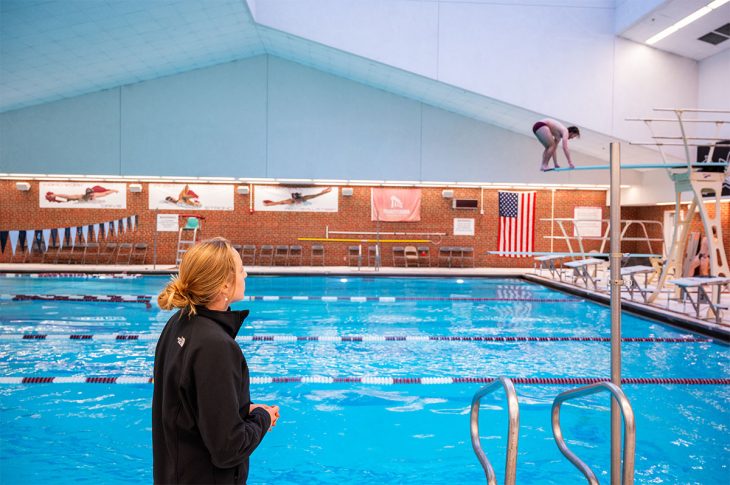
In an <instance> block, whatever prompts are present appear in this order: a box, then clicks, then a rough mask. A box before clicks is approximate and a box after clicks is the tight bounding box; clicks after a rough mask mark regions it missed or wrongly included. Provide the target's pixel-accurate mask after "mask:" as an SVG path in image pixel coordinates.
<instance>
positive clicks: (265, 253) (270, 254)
mask: <svg viewBox="0 0 730 485" xmlns="http://www.w3.org/2000/svg"><path fill="white" fill-rule="evenodd" d="M259 264H260V265H261V266H271V265H272V264H274V246H272V245H270V244H265V245H263V246H261V251H259Z"/></svg>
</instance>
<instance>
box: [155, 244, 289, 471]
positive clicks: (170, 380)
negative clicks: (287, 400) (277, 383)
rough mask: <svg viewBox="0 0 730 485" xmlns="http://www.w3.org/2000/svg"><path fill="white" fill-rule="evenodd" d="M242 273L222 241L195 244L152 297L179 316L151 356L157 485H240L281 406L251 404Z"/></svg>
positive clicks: (237, 258)
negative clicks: (242, 339)
mask: <svg viewBox="0 0 730 485" xmlns="http://www.w3.org/2000/svg"><path fill="white" fill-rule="evenodd" d="M245 279H246V271H245V270H244V269H243V264H242V263H241V257H240V256H239V254H238V253H237V252H236V251H235V250H234V249H233V247H232V246H231V244H230V243H229V242H228V241H227V240H226V239H223V238H214V239H210V240H207V241H203V242H200V243H198V244H197V245H195V246H193V247H192V248H191V249H190V250H189V251H188V252H187V253H185V255H184V256H183V259H182V262H181V264H180V272H179V275H178V276H177V277H174V278H173V279H172V281H171V282H170V283H169V284H168V285H167V286H166V287H165V289H164V290H162V292H161V293H160V295H159V296H158V297H157V301H158V303H159V304H160V307H161V308H163V309H165V310H171V309H174V308H178V309H179V310H178V311H177V312H176V313H175V314H174V315H173V316H172V317H171V318H170V320H169V321H168V322H167V324H166V325H165V328H164V330H163V331H162V334H161V335H160V339H159V341H158V342H157V349H156V350H155V370H154V394H153V398H152V452H153V475H154V482H155V483H236V484H245V483H246V478H247V477H248V460H249V458H248V457H249V456H250V455H251V453H253V451H254V450H255V449H256V447H257V446H258V445H259V443H260V442H261V440H262V439H263V438H264V435H265V434H266V432H267V431H269V430H270V429H271V428H272V427H273V426H275V425H276V421H277V419H278V418H279V408H278V406H267V405H265V404H253V403H252V402H251V397H250V393H249V374H248V365H247V364H246V359H245V358H244V356H243V352H242V351H241V348H240V347H239V346H238V344H237V343H236V340H235V338H236V334H237V333H238V330H239V329H240V328H241V325H242V324H243V320H244V319H245V318H246V317H247V316H248V310H243V311H233V310H231V309H230V307H229V305H230V304H231V303H233V302H235V301H239V300H241V299H243V294H244V291H245Z"/></svg>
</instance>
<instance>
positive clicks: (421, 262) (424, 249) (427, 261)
mask: <svg viewBox="0 0 730 485" xmlns="http://www.w3.org/2000/svg"><path fill="white" fill-rule="evenodd" d="M416 249H417V250H418V266H426V267H429V268H430V267H431V248H429V247H428V246H418V247H416Z"/></svg>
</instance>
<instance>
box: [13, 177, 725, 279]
mask: <svg viewBox="0 0 730 485" xmlns="http://www.w3.org/2000/svg"><path fill="white" fill-rule="evenodd" d="M99 182H100V183H101V182H103V181H101V180H100V181H99ZM90 183H96V182H93V181H90ZM142 185H143V189H142V192H141V193H131V192H128V193H127V209H123V210H98V209H40V208H39V207H38V182H37V181H33V182H31V190H30V191H28V192H20V191H18V190H16V189H15V181H10V180H0V229H2V230H10V229H24V230H25V229H44V228H57V227H69V226H79V225H83V224H92V223H98V222H105V221H109V220H113V219H120V218H122V217H126V216H129V215H133V214H136V215H138V216H139V228H138V229H137V231H136V232H134V233H127V234H126V235H124V234H123V235H122V236H120V237H119V238H118V239H114V241H117V242H120V241H121V242H124V241H129V242H146V243H148V244H149V245H150V251H149V252H148V254H147V259H146V263H148V264H151V263H152V260H153V251H152V246H153V242H154V236H155V225H156V215H155V212H156V211H151V210H148V209H147V207H148V196H149V195H148V188H147V184H146V183H143V184H142ZM421 190H422V194H423V200H422V207H421V221H420V222H417V223H394V222H381V223H380V230H381V231H382V232H441V233H447V234H449V235H448V236H446V237H443V238H442V239H441V241H440V246H470V247H473V248H474V254H475V262H476V265H477V266H482V267H496V268H500V267H530V266H532V264H533V261H532V258H506V257H499V256H492V255H487V254H486V253H487V251H494V250H496V249H497V229H498V225H499V218H498V194H497V192H498V191H497V190H494V189H490V190H484V214H483V215H482V214H481V211H480V210H476V211H474V210H453V209H452V208H451V200H449V199H444V198H443V197H442V195H441V191H442V190H443V188H442V187H433V188H432V187H424V188H422V189H421ZM454 192H455V197H456V198H462V199H477V200H480V199H481V190H480V189H467V188H455V189H454ZM552 196H553V194H552V191H550V190H538V193H537V210H536V217H537V223H536V237H535V250H536V251H550V250H551V241H550V239H546V238H544V236H549V235H550V234H551V231H553V232H552V233H553V234H555V235H559V234H561V232H560V229H559V226H558V224H557V223H555V224H553V227H552V228H551V224H550V222H549V221H542V220H541V219H546V218H547V219H549V218H550V217H551V212H552V211H553V210H554V216H555V217H556V218H571V217H573V209H574V208H575V207H578V206H592V207H601V208H602V210H603V217H604V218H608V215H609V214H608V207H607V206H605V201H606V194H605V192H604V191H596V190H594V191H589V190H557V191H555V200H554V209H553V201H552ZM249 197H250V195H239V194H235V196H234V201H235V210H233V211H199V214H201V215H203V216H204V217H205V221H204V222H203V232H202V235H203V237H205V238H208V237H213V236H223V237H226V238H228V239H230V240H231V241H233V242H234V243H236V244H255V245H257V246H260V245H262V244H272V245H277V244H286V245H293V244H300V245H302V246H303V247H304V261H305V263H306V262H308V261H309V255H310V248H311V245H312V244H313V243H311V242H308V241H298V240H297V238H298V237H324V236H325V227H326V226H329V229H330V230H331V231H376V230H377V226H378V224H377V223H376V222H372V221H370V188H369V187H359V186H356V187H354V195H353V196H352V197H344V196H342V195H341V194H340V199H339V212H338V213H334V214H331V213H307V212H298V213H295V212H254V213H250V212H249V209H248V208H249ZM722 207H723V218H724V219H723V221H724V222H723V224H724V225H725V226H724V227H725V228H728V227H730V204H722ZM664 210H667V208H666V207H649V208H633V207H628V208H624V209H623V217H624V218H647V219H653V220H661V218H662V213H663V211H664ZM164 212H167V213H182V212H194V211H184V210H177V211H164ZM472 217H473V218H474V219H475V226H476V230H475V233H476V235H475V236H474V237H471V236H453V235H451V234H452V233H453V219H454V218H472ZM565 227H566V229H567V230H568V231H570V230H572V226H571V225H570V224H566V226H565ZM632 233H634V235H638V233H637V232H636V231H635V230H634V231H632ZM332 237H334V236H332ZM348 237H349V236H348ZM354 237H358V236H354ZM362 237H365V236H362ZM386 237H388V238H397V239H409V238H411V237H409V236H383V238H386ZM412 238H415V239H421V237H416V236H413V237H412ZM436 239H438V238H436ZM727 239H728V238H727V237H726V241H727ZM350 244H351V243H326V244H325V246H326V264H327V265H332V266H339V265H344V264H346V256H347V246H348V245H350ZM352 244H354V243H352ZM726 244H727V243H726ZM176 245H177V233H172V232H161V233H157V248H158V249H157V252H158V257H157V263H158V264H170V263H173V262H174V257H175V250H176ZM394 245H400V246H403V245H404V244H383V245H382V247H383V264H384V265H392V247H393V246H394ZM429 246H430V247H431V258H432V261H433V262H434V263H435V262H436V260H437V255H438V247H439V245H435V244H429ZM599 247H600V242H597V241H591V242H587V243H586V245H585V250H587V251H590V250H593V249H599ZM567 249H568V248H567V246H566V244H565V243H564V242H563V241H559V240H555V241H554V244H553V247H552V250H554V251H566V250H567ZM574 249H575V250H577V246H575V245H574ZM623 250H624V251H629V250H630V251H634V250H637V251H639V252H646V250H645V248H644V247H638V246H636V244H630V243H627V244H625V245H624V248H623ZM10 255H11V252H10V249H9V247H6V249H5V252H4V253H3V254H2V255H0V262H10V260H11V257H10ZM15 260H16V261H17V260H18V256H16V258H15Z"/></svg>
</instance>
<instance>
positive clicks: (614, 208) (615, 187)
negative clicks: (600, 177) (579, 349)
mask: <svg viewBox="0 0 730 485" xmlns="http://www.w3.org/2000/svg"><path fill="white" fill-rule="evenodd" d="M610 166H611V207H610V219H611V258H610V263H611V270H610V271H611V382H612V383H613V384H615V385H616V386H617V387H619V388H621V285H622V284H623V279H622V278H621V239H620V236H619V234H620V230H621V147H620V145H619V144H618V143H616V142H613V143H611V163H610ZM620 484H621V410H620V408H619V405H618V403H617V402H616V400H615V399H611V485H620Z"/></svg>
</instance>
